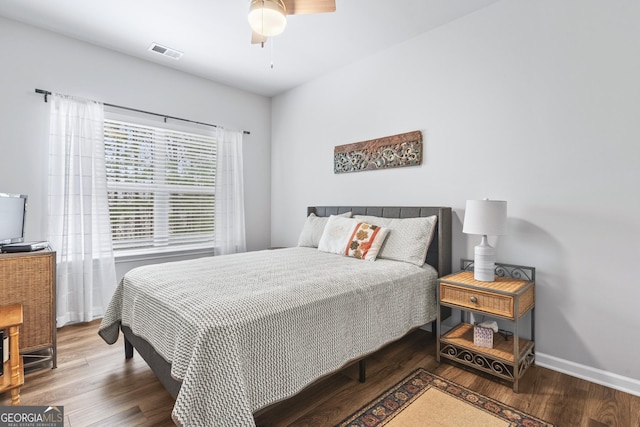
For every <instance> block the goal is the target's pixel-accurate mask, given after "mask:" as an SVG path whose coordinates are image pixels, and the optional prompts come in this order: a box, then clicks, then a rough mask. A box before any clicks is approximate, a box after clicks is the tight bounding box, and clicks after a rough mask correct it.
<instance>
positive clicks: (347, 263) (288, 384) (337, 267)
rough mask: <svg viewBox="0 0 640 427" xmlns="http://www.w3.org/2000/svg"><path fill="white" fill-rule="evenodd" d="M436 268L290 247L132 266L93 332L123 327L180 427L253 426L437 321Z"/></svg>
mask: <svg viewBox="0 0 640 427" xmlns="http://www.w3.org/2000/svg"><path fill="white" fill-rule="evenodd" d="M436 278H437V274H436V271H435V270H434V269H433V268H431V267H430V266H428V265H425V266H424V267H422V268H421V267H417V266H415V265H412V264H408V263H403V262H397V261H390V260H383V259H379V260H377V261H374V262H371V261H362V260H359V259H355V258H348V257H344V256H340V255H334V254H327V253H323V252H319V251H318V250H317V249H314V248H299V247H298V248H288V249H278V250H266V251H259V252H248V253H243V254H235V255H225V256H217V257H208V258H200V259H196V260H190V261H179V262H172V263H166V264H157V265H152V266H145V267H139V268H136V269H134V270H132V271H130V272H129V273H127V274H126V275H125V277H124V278H123V279H122V281H121V282H120V284H119V285H118V287H117V289H116V291H115V293H114V295H113V298H112V300H111V302H110V304H109V307H108V309H107V311H106V313H105V316H104V319H103V320H102V324H101V326H100V331H99V333H100V335H101V336H102V338H103V339H104V340H105V341H106V342H107V343H109V344H113V343H115V342H116V341H117V339H118V336H119V325H120V324H121V323H122V324H124V325H127V326H129V327H130V328H131V329H132V330H133V332H134V333H135V334H136V335H138V336H141V337H142V338H144V339H146V340H147V341H148V342H149V343H150V344H151V345H153V347H154V348H155V349H156V351H157V352H158V353H159V354H160V355H162V356H163V357H164V358H165V359H166V360H167V361H169V362H171V363H172V369H171V374H172V375H173V376H174V377H175V378H178V379H181V380H182V387H181V389H180V393H179V394H178V396H177V398H176V403H175V406H174V408H173V412H172V416H173V419H174V421H175V422H176V423H177V424H179V425H184V426H196V425H203V426H204V425H206V426H253V425H254V420H253V415H252V413H253V412H255V411H256V410H258V409H261V408H263V407H265V406H268V405H270V404H272V403H274V402H277V401H279V400H282V399H285V398H287V397H290V396H293V395H295V394H296V393H298V392H299V391H300V390H302V389H303V388H304V387H305V386H307V385H309V384H310V383H311V382H313V381H314V380H315V379H317V378H319V377H321V376H323V375H325V374H328V373H331V372H333V371H336V370H338V369H339V368H340V367H342V366H344V365H345V364H346V363H347V362H349V361H352V360H354V359H357V358H359V357H360V356H363V355H365V354H368V353H371V352H373V351H374V350H377V349H378V348H380V347H381V346H383V345H384V344H386V343H388V342H391V341H393V340H395V339H397V338H400V337H401V336H403V335H404V334H406V333H407V332H408V331H409V330H411V329H412V328H414V327H417V326H421V325H423V324H425V323H428V322H430V321H432V320H434V319H435V317H436V303H435V286H436Z"/></svg>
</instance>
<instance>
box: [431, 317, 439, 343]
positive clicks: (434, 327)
mask: <svg viewBox="0 0 640 427" xmlns="http://www.w3.org/2000/svg"><path fill="white" fill-rule="evenodd" d="M437 322H438V321H437V320H434V321H433V322H431V336H432V337H433V339H436V334H437V333H438V330H437V328H438V325H437Z"/></svg>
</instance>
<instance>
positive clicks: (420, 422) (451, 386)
mask: <svg viewBox="0 0 640 427" xmlns="http://www.w3.org/2000/svg"><path fill="white" fill-rule="evenodd" d="M385 425H386V426H387V427H400V426H455V427H463V426H473V427H479V426H487V427H493V426H509V427H521V426H522V427H543V426H544V427H553V424H550V423H547V422H545V421H542V420H540V419H538V418H535V417H533V416H531V415H528V414H525V413H524V412H521V411H518V410H517V409H514V408H512V407H510V406H507V405H505V404H503V403H500V402H498V401H496V400H493V399H490V398H488V397H486V396H483V395H481V394H478V393H475V392H473V391H471V390H468V389H466V388H464V387H462V386H460V385H458V384H455V383H453V382H451V381H449V380H445V379H444V378H440V377H438V376H437V375H434V374H432V373H429V372H427V371H426V370H424V369H422V368H420V369H417V370H415V371H414V372H413V373H411V374H410V375H408V376H407V377H406V378H405V379H403V380H402V381H400V383H398V384H396V385H395V386H393V387H391V388H390V389H389V390H387V391H386V392H384V393H383V394H382V395H380V396H378V397H377V398H376V399H374V400H373V402H371V403H369V404H367V405H365V406H364V407H362V408H360V409H359V410H358V411H357V412H356V413H355V414H353V415H352V416H350V417H348V418H347V419H345V420H344V421H343V422H341V423H340V424H339V427H373V426H385Z"/></svg>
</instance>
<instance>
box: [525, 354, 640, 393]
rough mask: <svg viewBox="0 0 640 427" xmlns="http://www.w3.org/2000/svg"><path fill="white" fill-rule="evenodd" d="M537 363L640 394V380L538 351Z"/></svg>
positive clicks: (626, 391)
mask: <svg viewBox="0 0 640 427" xmlns="http://www.w3.org/2000/svg"><path fill="white" fill-rule="evenodd" d="M536 365H537V366H542V367H543V368H548V369H551V370H553V371H558V372H562V373H563V374H567V375H571V376H572V377H577V378H580V379H583V380H587V381H591V382H593V383H596V384H600V385H603V386H606V387H611V388H613V389H616V390H620V391H624V392H625V393H629V394H633V395H636V396H640V381H638V380H636V379H633V378H628V377H623V376H622V375H618V374H614V373H612V372H607V371H603V370H601V369H596V368H592V367H590V366H586V365H581V364H579V363H575V362H571V361H569V360H564V359H560V358H558V357H555V356H550V355H548V354H544V353H540V352H536Z"/></svg>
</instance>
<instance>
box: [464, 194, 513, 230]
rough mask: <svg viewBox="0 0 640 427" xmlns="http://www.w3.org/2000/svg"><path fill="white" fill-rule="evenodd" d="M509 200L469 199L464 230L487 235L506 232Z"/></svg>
mask: <svg viewBox="0 0 640 427" xmlns="http://www.w3.org/2000/svg"><path fill="white" fill-rule="evenodd" d="M506 229H507V202H505V201H503V200H487V199H485V200H467V206H466V209H465V214H464V225H463V226H462V232H463V233H466V234H479V235H485V236H500V235H502V234H506Z"/></svg>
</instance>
